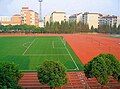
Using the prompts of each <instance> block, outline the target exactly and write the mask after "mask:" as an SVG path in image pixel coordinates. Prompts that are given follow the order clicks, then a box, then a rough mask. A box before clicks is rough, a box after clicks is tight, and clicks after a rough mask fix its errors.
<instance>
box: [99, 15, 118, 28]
mask: <svg viewBox="0 0 120 89" xmlns="http://www.w3.org/2000/svg"><path fill="white" fill-rule="evenodd" d="M114 24H117V16H110V15H107V16H101V17H100V19H99V25H109V26H113V25H114Z"/></svg>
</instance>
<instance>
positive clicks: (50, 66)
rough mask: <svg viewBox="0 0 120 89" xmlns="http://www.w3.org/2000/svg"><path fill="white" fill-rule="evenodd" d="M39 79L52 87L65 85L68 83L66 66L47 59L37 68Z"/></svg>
mask: <svg viewBox="0 0 120 89" xmlns="http://www.w3.org/2000/svg"><path fill="white" fill-rule="evenodd" d="M37 72H38V79H39V81H40V82H41V83H42V84H47V85H49V86H50V87H51V89H52V88H55V87H60V86H63V85H64V84H66V83H67V77H66V70H65V67H64V66H63V65H62V64H60V63H58V62H54V61H45V62H44V63H43V64H42V65H40V66H39V67H38V69H37Z"/></svg>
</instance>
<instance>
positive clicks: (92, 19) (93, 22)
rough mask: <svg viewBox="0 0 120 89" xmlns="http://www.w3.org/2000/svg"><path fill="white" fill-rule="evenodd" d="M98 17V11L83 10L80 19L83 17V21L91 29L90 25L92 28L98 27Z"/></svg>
mask: <svg viewBox="0 0 120 89" xmlns="http://www.w3.org/2000/svg"><path fill="white" fill-rule="evenodd" d="M99 17H100V14H99V13H89V12H85V13H84V14H83V17H82V19H83V23H85V24H88V25H89V29H91V27H92V26H93V27H94V28H98V26H99Z"/></svg>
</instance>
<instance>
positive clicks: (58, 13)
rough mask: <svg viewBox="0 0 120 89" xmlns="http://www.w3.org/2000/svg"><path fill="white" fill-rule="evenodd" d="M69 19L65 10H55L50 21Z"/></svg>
mask: <svg viewBox="0 0 120 89" xmlns="http://www.w3.org/2000/svg"><path fill="white" fill-rule="evenodd" d="M61 21H67V17H66V13H65V12H63V11H54V12H53V13H52V14H51V16H50V22H59V23H61Z"/></svg>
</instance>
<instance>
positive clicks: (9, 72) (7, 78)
mask: <svg viewBox="0 0 120 89" xmlns="http://www.w3.org/2000/svg"><path fill="white" fill-rule="evenodd" d="M21 76H22V75H21V72H20V71H19V69H18V66H17V65H15V64H14V63H6V62H4V63H0V89H9V88H10V89H18V87H19V86H18V81H19V79H20V78H21Z"/></svg>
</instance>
